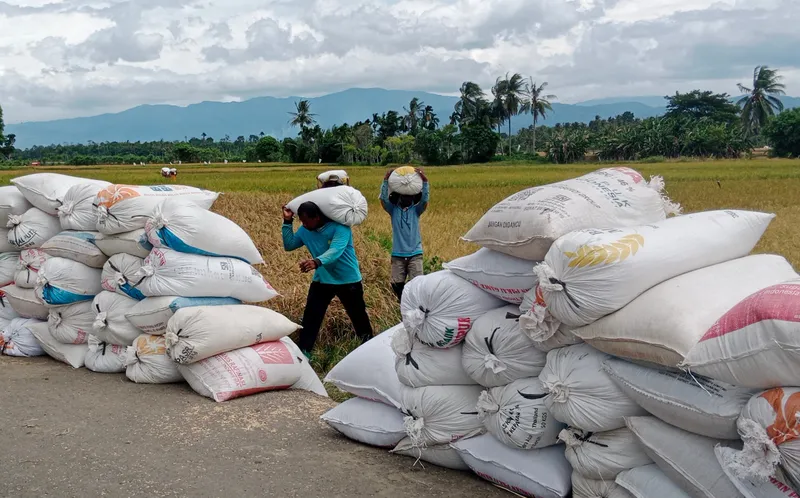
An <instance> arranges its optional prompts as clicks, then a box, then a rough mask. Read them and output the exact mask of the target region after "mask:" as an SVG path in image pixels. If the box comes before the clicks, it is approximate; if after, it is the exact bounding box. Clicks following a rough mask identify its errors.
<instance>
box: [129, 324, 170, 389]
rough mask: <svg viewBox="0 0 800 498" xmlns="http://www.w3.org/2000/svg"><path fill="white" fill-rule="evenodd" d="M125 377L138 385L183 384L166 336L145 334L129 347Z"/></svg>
mask: <svg viewBox="0 0 800 498" xmlns="http://www.w3.org/2000/svg"><path fill="white" fill-rule="evenodd" d="M125 376H126V377H127V378H128V379H130V380H132V381H133V382H136V383H137V384H172V383H175V382H183V377H182V376H181V374H180V372H178V367H177V365H175V362H173V361H172V360H171V359H170V357H169V356H167V346H166V344H164V336H160V335H147V334H143V335H140V336H139V337H137V338H136V340H135V341H133V346H128V349H127V351H126V353H125Z"/></svg>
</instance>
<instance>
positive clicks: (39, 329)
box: [30, 322, 89, 368]
mask: <svg viewBox="0 0 800 498" xmlns="http://www.w3.org/2000/svg"><path fill="white" fill-rule="evenodd" d="M30 329H31V332H32V333H33V336H34V337H36V340H37V341H38V342H39V345H40V346H41V347H42V349H44V351H45V352H46V353H47V354H48V356H50V357H51V358H53V359H54V360H57V361H60V362H61V363H66V364H67V365H69V366H71V367H72V368H81V367H82V366H83V364H84V358H86V352H87V351H88V350H89V347H88V346H87V345H86V344H62V343H60V342H58V341H57V340H56V339H55V338H54V337H53V336H52V334H50V327H49V326H48V324H47V322H39V323H36V324H35V325H32V326H31V328H30Z"/></svg>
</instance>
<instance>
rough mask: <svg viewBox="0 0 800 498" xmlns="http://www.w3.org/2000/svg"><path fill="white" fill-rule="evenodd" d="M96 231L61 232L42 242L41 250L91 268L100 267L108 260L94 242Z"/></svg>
mask: <svg viewBox="0 0 800 498" xmlns="http://www.w3.org/2000/svg"><path fill="white" fill-rule="evenodd" d="M96 236H97V232H76V231H66V232H61V233H59V234H58V235H56V236H55V237H53V238H51V239H50V240H48V241H47V242H45V243H44V244H42V251H44V252H45V253H47V254H48V255H50V256H52V257H54V258H66V259H71V260H73V261H77V262H79V263H83V264H84V265H86V266H89V267H91V268H102V267H103V265H104V264H105V262H106V261H107V260H108V256H106V255H105V254H103V251H101V250H100V248H99V247H97V246H96V245H95V243H94V241H95V237H96Z"/></svg>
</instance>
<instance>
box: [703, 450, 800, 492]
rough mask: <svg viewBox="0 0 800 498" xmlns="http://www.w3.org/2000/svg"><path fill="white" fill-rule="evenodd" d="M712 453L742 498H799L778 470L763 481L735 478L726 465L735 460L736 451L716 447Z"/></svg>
mask: <svg viewBox="0 0 800 498" xmlns="http://www.w3.org/2000/svg"><path fill="white" fill-rule="evenodd" d="M714 453H715V454H716V455H717V461H718V462H719V464H720V465H721V466H722V470H723V471H724V472H725V475H726V476H727V477H728V479H730V480H731V482H732V483H733V485H734V486H736V489H738V490H739V492H740V493H742V495H743V496H744V498H797V497H798V496H800V495H798V494H797V492H796V491H795V490H793V489H792V487H791V486H789V485H788V484H786V483H787V482H789V480H788V479H787V478H786V476H785V475H784V473H783V472H782V471H781V470H780V469H777V470H776V471H775V475H772V476H770V477H769V478H768V479H767V480H765V481H751V480H749V479H743V478H740V477H737V476H736V474H734V473H733V472H732V471H731V470H730V469H729V468H728V463H729V462H730V461H731V460H733V459H735V458H736V454H737V451H736V450H734V449H733V448H725V447H723V446H717V447H716V448H714Z"/></svg>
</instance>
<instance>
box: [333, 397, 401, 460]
mask: <svg viewBox="0 0 800 498" xmlns="http://www.w3.org/2000/svg"><path fill="white" fill-rule="evenodd" d="M320 420H322V421H323V422H325V423H326V424H328V425H330V426H331V427H333V428H334V429H336V430H337V431H339V432H341V433H342V434H344V435H345V436H346V437H347V438H349V439H352V440H353V441H358V442H359V443H364V444H368V445H370V446H377V447H379V448H394V447H395V446H397V443H399V442H400V441H401V440H402V439H403V438H405V437H406V431H405V429H404V428H403V413H402V412H401V411H400V410H398V409H397V408H392V407H391V406H388V405H385V404H383V403H377V402H375V401H368V400H366V399H361V398H351V399H348V400H347V401H345V402H344V403H341V404H339V405H336V406H335V407H333V408H331V409H330V410H328V411H327V412H325V413H324V414H323V415H322V416H321V417H320Z"/></svg>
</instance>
